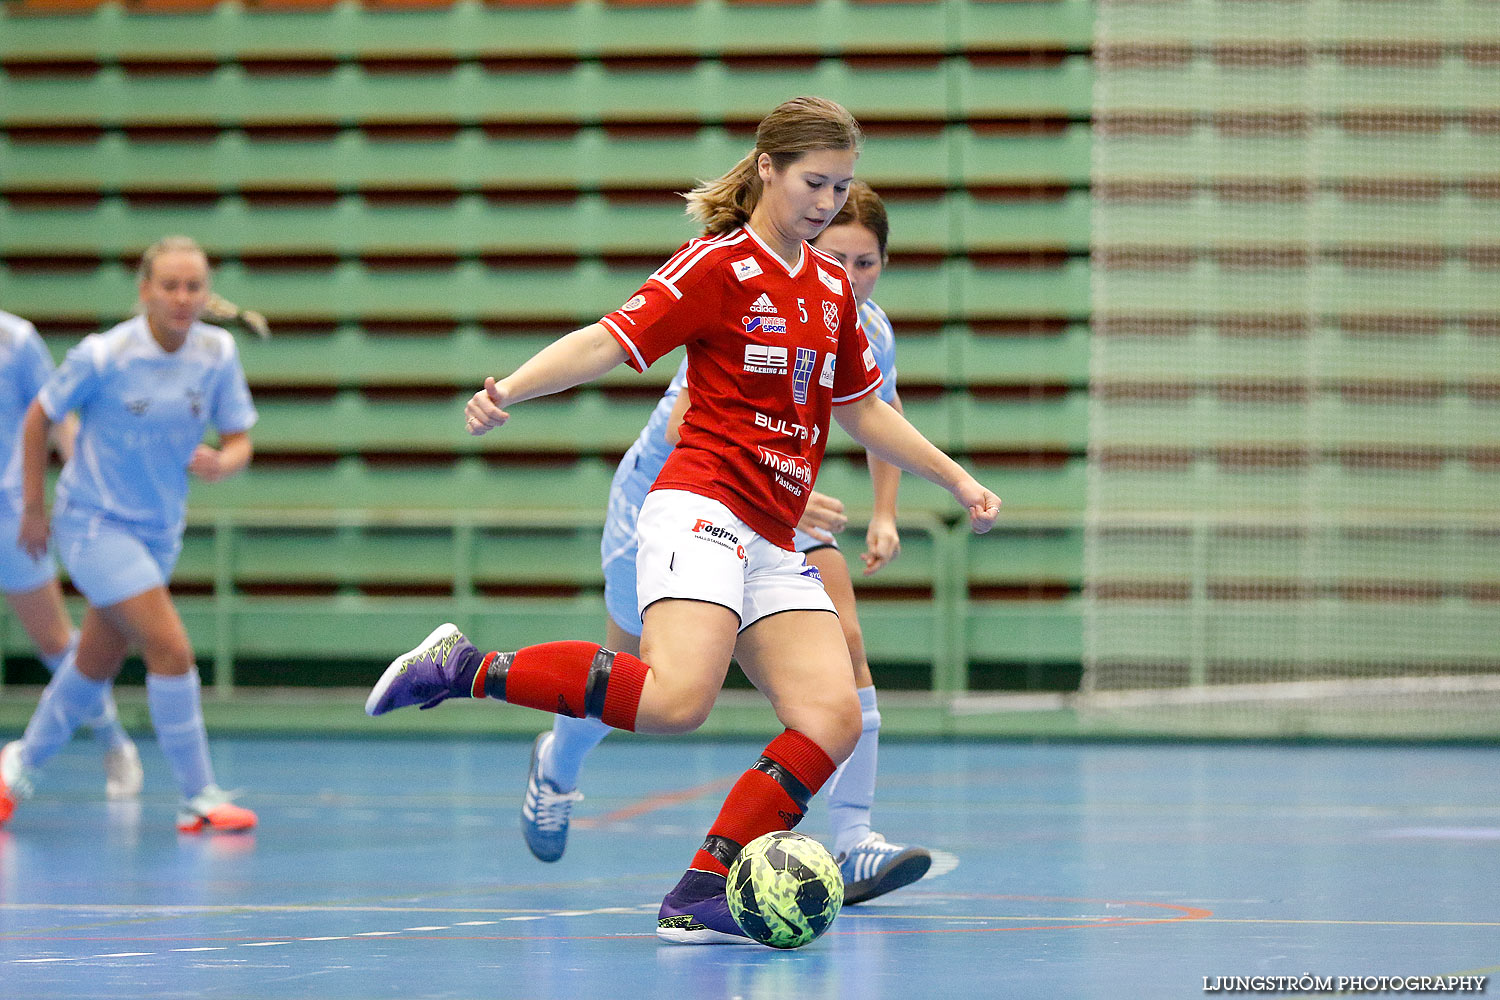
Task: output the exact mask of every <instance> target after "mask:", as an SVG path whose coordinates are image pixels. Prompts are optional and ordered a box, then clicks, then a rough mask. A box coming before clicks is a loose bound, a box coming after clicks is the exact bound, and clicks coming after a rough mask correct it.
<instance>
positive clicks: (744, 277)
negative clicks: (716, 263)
mask: <svg viewBox="0 0 1500 1000" xmlns="http://www.w3.org/2000/svg"><path fill="white" fill-rule="evenodd" d="M729 266H730V267H731V268H733V269H734V276H735V277H736V278H739V279H740V280H741V281H749V280H750V279H751V278H753V277H755V276H756V275H757V274H759V273H760V264H758V263H756V260H755V258H754V257H746V258H744V259H743V260H737V261H734V262H733V263H731V264H730V265H729Z"/></svg>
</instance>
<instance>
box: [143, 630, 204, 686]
mask: <svg viewBox="0 0 1500 1000" xmlns="http://www.w3.org/2000/svg"><path fill="white" fill-rule="evenodd" d="M141 653H142V657H143V658H144V659H145V661H146V668H147V669H148V670H150V671H151V672H152V673H153V674H167V675H170V676H176V675H179V674H185V673H187V672H188V671H190V670H192V669H194V666H195V664H194V662H193V646H192V643H190V642H188V638H187V636H185V635H173V636H162V637H159V638H155V639H152V640H150V641H148V642H146V643H144V648H143V649H142V650H141Z"/></svg>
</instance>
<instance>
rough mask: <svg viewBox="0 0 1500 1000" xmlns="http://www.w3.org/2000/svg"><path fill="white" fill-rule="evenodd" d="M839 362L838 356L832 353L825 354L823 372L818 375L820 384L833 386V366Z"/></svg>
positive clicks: (828, 386) (830, 387) (827, 386)
mask: <svg viewBox="0 0 1500 1000" xmlns="http://www.w3.org/2000/svg"><path fill="white" fill-rule="evenodd" d="M837 362H838V358H836V357H834V356H833V355H832V354H825V355H823V374H821V375H819V376H818V384H819V385H821V386H825V387H826V388H829V389H832V388H833V366H834V364H835V363H837Z"/></svg>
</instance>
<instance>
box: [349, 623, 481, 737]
mask: <svg viewBox="0 0 1500 1000" xmlns="http://www.w3.org/2000/svg"><path fill="white" fill-rule="evenodd" d="M479 663H480V657H479V651H478V650H476V649H475V648H474V644H473V643H472V642H470V641H469V640H468V639H466V638H465V637H464V634H463V633H462V632H460V631H459V630H458V626H457V625H454V624H452V623H451V622H450V623H447V624H444V625H439V626H438V627H437V628H435V629H433V630H432V634H431V635H429V636H428V637H427V638H425V639H423V640H422V642H421V644H420V645H418V646H417V647H416V648H415V649H412V650H408V651H407V652H405V653H402V654H401V655H400V656H398V657H396V658H395V659H394V660H392V661H391V665H390V666H388V667H386V668H385V673H383V674H381V675H380V680H378V681H376V682H375V687H374V688H372V689H371V690H370V697H368V698H366V699H365V714H366V715H384V714H385V713H386V712H389V711H391V710H392V709H396V708H405V707H406V706H407V705H421V706H422V707H423V708H431V707H432V706H434V705H436V704H438V703H439V702H443V701H447V700H448V699H449V698H472V697H474V679H475V677H476V676H477V675H478V673H479Z"/></svg>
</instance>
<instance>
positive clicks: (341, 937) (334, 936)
mask: <svg viewBox="0 0 1500 1000" xmlns="http://www.w3.org/2000/svg"><path fill="white" fill-rule="evenodd" d="M297 940H298V941H347V940H349V935H347V934H330V935H328V936H327V937H307V938H298V939H297Z"/></svg>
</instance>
